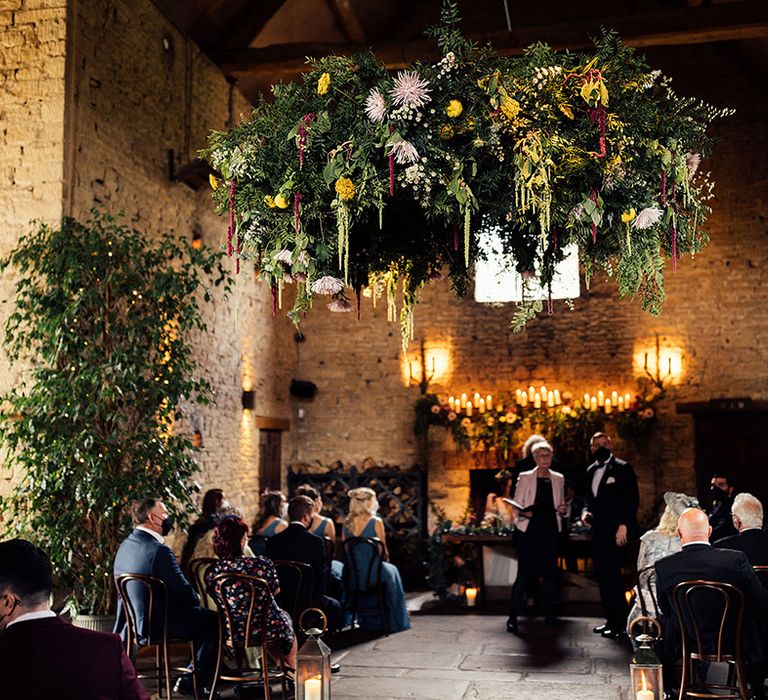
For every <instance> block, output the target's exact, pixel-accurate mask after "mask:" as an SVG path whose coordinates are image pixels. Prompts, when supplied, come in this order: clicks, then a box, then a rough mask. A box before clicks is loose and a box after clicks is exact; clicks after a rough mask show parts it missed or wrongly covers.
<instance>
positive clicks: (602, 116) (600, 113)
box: [587, 105, 608, 158]
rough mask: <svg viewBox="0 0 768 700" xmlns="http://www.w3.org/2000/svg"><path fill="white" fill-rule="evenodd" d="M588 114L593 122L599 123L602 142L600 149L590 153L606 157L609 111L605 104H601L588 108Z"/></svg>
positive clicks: (599, 141)
mask: <svg viewBox="0 0 768 700" xmlns="http://www.w3.org/2000/svg"><path fill="white" fill-rule="evenodd" d="M587 114H588V115H589V119H590V121H591V122H592V123H593V124H597V134H598V143H599V144H600V150H599V151H592V153H590V155H593V156H597V157H598V158H605V155H606V149H605V129H606V124H607V119H608V111H607V110H606V109H605V107H603V105H599V106H598V107H595V108H594V109H592V108H591V107H589V108H587Z"/></svg>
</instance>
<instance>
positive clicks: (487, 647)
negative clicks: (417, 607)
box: [332, 615, 631, 700]
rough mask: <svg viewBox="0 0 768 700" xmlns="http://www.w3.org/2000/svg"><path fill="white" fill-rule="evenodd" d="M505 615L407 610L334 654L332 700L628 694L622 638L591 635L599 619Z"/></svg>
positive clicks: (619, 697) (567, 698)
mask: <svg viewBox="0 0 768 700" xmlns="http://www.w3.org/2000/svg"><path fill="white" fill-rule="evenodd" d="M505 620H506V618H505V617H502V616H479V615H456V616H446V615H440V616H424V615H421V616H413V617H412V618H411V623H412V625H413V627H412V629H411V630H409V631H407V632H401V633H399V634H394V635H391V636H390V637H382V638H379V639H376V640H373V641H369V642H365V643H362V644H359V645H357V646H354V647H352V648H349V649H345V650H343V651H341V652H338V653H335V654H334V661H338V662H339V663H340V664H341V672H340V673H339V674H337V675H335V676H334V678H333V685H332V696H333V699H334V700H347V699H349V700H352V698H355V700H357V699H358V698H366V700H368V699H376V700H379V699H382V700H383V698H419V700H431V699H432V698H434V699H435V700H496V699H499V700H501V698H504V699H507V698H514V699H515V700H538V699H539V698H546V700H572V699H573V698H577V697H578V698H590V700H629V698H628V697H627V689H628V685H629V656H630V654H631V648H630V646H629V644H628V643H627V642H617V641H613V640H607V639H603V638H602V637H599V636H598V635H595V634H593V633H592V627H594V626H595V625H597V624H600V623H601V622H602V620H596V619H589V618H569V619H566V620H565V621H564V625H563V626H562V627H559V628H551V627H547V626H546V625H544V624H543V622H542V621H541V620H521V624H520V632H521V634H520V636H514V635H511V634H508V633H507V632H506V630H505Z"/></svg>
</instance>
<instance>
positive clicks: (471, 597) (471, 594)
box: [464, 588, 477, 608]
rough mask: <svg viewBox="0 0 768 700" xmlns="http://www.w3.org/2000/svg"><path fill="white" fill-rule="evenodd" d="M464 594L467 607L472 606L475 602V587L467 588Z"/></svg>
mask: <svg viewBox="0 0 768 700" xmlns="http://www.w3.org/2000/svg"><path fill="white" fill-rule="evenodd" d="M464 595H466V597H467V607H468V608H474V607H475V605H476V604H477V588H467V590H466V591H464Z"/></svg>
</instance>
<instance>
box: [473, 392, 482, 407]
mask: <svg viewBox="0 0 768 700" xmlns="http://www.w3.org/2000/svg"><path fill="white" fill-rule="evenodd" d="M472 403H473V404H474V405H475V406H479V405H480V394H478V393H477V392H475V400H474V401H473V402H472Z"/></svg>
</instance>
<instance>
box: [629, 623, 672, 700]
mask: <svg viewBox="0 0 768 700" xmlns="http://www.w3.org/2000/svg"><path fill="white" fill-rule="evenodd" d="M643 619H645V620H649V619H650V620H651V621H652V623H653V624H654V625H655V626H656V628H657V629H658V630H659V632H661V629H660V627H659V623H658V622H657V621H656V620H654V619H653V618H638V619H637V620H634V621H633V625H632V626H633V627H634V625H635V623H638V622H640V621H641V620H643ZM631 631H632V630H631V629H630V632H631ZM635 640H636V641H637V643H638V645H639V646H638V647H637V651H636V652H635V654H634V656H633V657H632V660H631V661H630V662H629V679H630V688H631V690H630V693H629V700H663V699H664V678H663V675H662V667H661V661H659V658H658V657H657V656H656V652H654V650H653V649H652V648H651V643H652V642H653V641H654V640H655V637H652V636H651V635H650V634H639V635H637V637H635Z"/></svg>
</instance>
